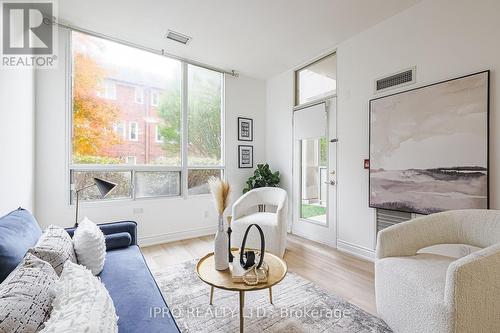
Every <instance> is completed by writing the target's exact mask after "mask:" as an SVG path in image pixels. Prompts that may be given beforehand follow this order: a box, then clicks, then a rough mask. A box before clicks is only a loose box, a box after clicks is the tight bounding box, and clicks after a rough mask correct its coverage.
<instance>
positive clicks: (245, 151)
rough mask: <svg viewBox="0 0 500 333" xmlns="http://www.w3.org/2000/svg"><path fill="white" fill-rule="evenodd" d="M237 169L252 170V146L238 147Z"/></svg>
mask: <svg viewBox="0 0 500 333" xmlns="http://www.w3.org/2000/svg"><path fill="white" fill-rule="evenodd" d="M238 168H240V169H246V168H253V146H245V145H239V146H238Z"/></svg>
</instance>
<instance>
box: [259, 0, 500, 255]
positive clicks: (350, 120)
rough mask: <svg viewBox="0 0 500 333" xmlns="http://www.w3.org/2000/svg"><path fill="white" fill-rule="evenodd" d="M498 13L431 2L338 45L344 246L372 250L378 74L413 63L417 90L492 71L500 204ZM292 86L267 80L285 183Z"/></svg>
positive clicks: (498, 200) (486, 1) (494, 198)
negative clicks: (372, 106)
mask: <svg viewBox="0 0 500 333" xmlns="http://www.w3.org/2000/svg"><path fill="white" fill-rule="evenodd" d="M499 12H500V2H499V1H495V0H482V1H467V0H460V1H457V0H426V1H423V2H421V3H419V4H417V5H415V6H413V7H411V8H409V9H408V10H406V11H404V12H402V13H400V14H398V15H396V16H393V17H392V18H389V19H388V20H386V21H384V22H382V23H380V24H378V25H376V26H374V27H372V28H370V29H368V30H366V31H364V32H362V33H360V34H358V35H356V36H354V37H352V38H350V39H349V40H346V41H345V42H343V43H341V44H339V45H337V54H338V58H337V59H338V63H337V68H338V126H337V128H338V138H339V143H338V170H337V171H338V241H339V247H340V246H342V245H343V246H344V248H348V249H350V250H352V251H355V252H356V253H358V254H363V253H367V251H365V250H372V249H373V248H374V247H375V233H376V231H375V215H374V213H375V211H374V210H373V209H370V208H368V173H367V170H364V169H363V159H365V158H368V101H369V100H370V99H371V98H373V97H374V96H373V81H374V79H375V78H377V77H380V76H382V75H385V74H390V73H393V72H396V71H399V70H401V69H405V68H408V67H410V66H413V65H416V66H417V83H416V84H415V85H413V86H412V88H413V87H416V86H421V85H426V84H429V83H433V82H438V81H441V80H445V79H449V78H453V77H458V76H461V75H464V74H469V73H474V72H477V71H481V70H485V69H490V70H492V73H491V86H490V102H491V104H490V114H491V118H490V132H491V134H490V163H491V164H490V172H491V177H490V189H491V193H490V194H491V201H490V202H491V208H494V209H500V175H499V174H498V170H499V169H500V115H499V114H498V112H499V110H498V102H497V101H498V100H499V98H500V90H499V89H498V83H497V82H498V81H497V71H498V70H499V69H500V44H499V43H498V42H497V40H498V36H500V21H499V20H498V17H497V16H498V13H499ZM332 49H333V47H332ZM292 83H293V75H292V72H287V73H284V74H282V75H279V76H277V77H275V78H273V79H271V80H269V81H268V82H267V115H266V120H267V121H272V122H274V123H277V124H280V125H279V126H280V127H279V128H280V130H279V131H276V130H275V129H274V127H273V124H270V123H268V124H267V126H266V131H267V139H268V141H269V142H273V143H274V142H275V145H276V146H274V147H271V148H269V147H268V148H267V149H266V152H267V153H268V159H269V160H270V162H271V164H272V165H275V166H279V167H280V171H281V172H282V173H284V178H285V179H287V183H288V180H289V179H290V178H291V163H289V162H288V161H289V160H290V156H291V155H290V151H291V142H290V141H286V139H285V138H284V137H287V138H290V135H289V131H290V130H291V125H290V124H291V117H292V111H291V108H292V99H291V98H290V93H291V91H292V89H293V88H292ZM392 92H395V91H391V93H392ZM286 126H288V127H287V128H285V127H286ZM282 127H283V128H282ZM282 135H283V136H282ZM288 140H290V139H288Z"/></svg>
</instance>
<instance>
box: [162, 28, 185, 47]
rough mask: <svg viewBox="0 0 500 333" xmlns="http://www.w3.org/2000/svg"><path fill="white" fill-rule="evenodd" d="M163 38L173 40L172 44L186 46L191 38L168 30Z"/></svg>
mask: <svg viewBox="0 0 500 333" xmlns="http://www.w3.org/2000/svg"><path fill="white" fill-rule="evenodd" d="M165 38H167V39H170V40H173V41H174V42H177V43H181V44H184V45H186V44H187V43H188V42H189V41H190V40H191V37H189V36H186V35H183V34H181V33H178V32H175V31H172V30H169V31H168V33H167V35H166V36H165Z"/></svg>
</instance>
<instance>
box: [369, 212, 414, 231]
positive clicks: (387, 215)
mask: <svg viewBox="0 0 500 333" xmlns="http://www.w3.org/2000/svg"><path fill="white" fill-rule="evenodd" d="M411 219H412V214H411V213H405V212H396V211H392V210H386V209H380V208H377V232H379V231H380V230H383V229H385V228H387V227H390V226H391V225H394V224H398V223H401V222H405V221H408V220H411Z"/></svg>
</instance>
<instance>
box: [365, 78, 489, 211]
mask: <svg viewBox="0 0 500 333" xmlns="http://www.w3.org/2000/svg"><path fill="white" fill-rule="evenodd" d="M488 126H489V71H484V72H480V73H475V74H471V75H467V76H463V77H459V78H456V79H451V80H447V81H443V82H439V83H435V84H431V85H428V86H424V87H420V88H416V89H412V90H408V91H404V92H401V93H396V94H393V95H389V96H384V97H380V98H376V99H372V100H371V101H370V148H369V149H370V163H369V174H370V176H369V206H370V207H374V208H383V209H390V210H397V211H405V212H411V213H420V214H431V213H436V212H440V211H446V210H452V209H471V208H481V209H486V208H489V185H488V183H489V182H488V180H489V175H488Z"/></svg>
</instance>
